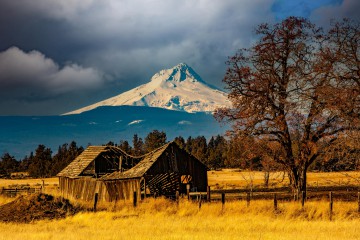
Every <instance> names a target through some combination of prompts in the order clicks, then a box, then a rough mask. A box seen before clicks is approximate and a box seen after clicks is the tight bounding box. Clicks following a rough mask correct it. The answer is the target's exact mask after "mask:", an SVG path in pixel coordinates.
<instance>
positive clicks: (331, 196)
mask: <svg viewBox="0 0 360 240" xmlns="http://www.w3.org/2000/svg"><path fill="white" fill-rule="evenodd" d="M329 199H330V205H329V219H330V221H332V215H333V193H332V192H330V193H329Z"/></svg>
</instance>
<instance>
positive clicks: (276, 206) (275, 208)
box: [274, 193, 278, 211]
mask: <svg viewBox="0 0 360 240" xmlns="http://www.w3.org/2000/svg"><path fill="white" fill-rule="evenodd" d="M277 208H278V201H277V196H276V193H274V210H275V211H276V210H277Z"/></svg>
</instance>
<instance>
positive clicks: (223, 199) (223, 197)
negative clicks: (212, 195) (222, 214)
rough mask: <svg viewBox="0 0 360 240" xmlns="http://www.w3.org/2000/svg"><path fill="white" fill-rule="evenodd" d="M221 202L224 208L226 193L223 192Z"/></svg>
mask: <svg viewBox="0 0 360 240" xmlns="http://www.w3.org/2000/svg"><path fill="white" fill-rule="evenodd" d="M221 203H222V208H223V209H224V205H225V193H224V192H223V193H221Z"/></svg>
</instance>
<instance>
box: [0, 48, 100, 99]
mask: <svg viewBox="0 0 360 240" xmlns="http://www.w3.org/2000/svg"><path fill="white" fill-rule="evenodd" d="M102 83H103V77H102V74H101V73H100V72H98V71H97V70H95V69H93V68H83V67H81V66H79V65H77V64H68V65H66V66H64V67H62V68H61V67H60V66H59V65H58V64H57V63H55V62H54V61H53V60H52V59H50V58H47V57H46V56H44V55H43V54H42V53H40V52H39V51H36V50H34V51H31V52H28V53H26V52H23V51H22V50H21V49H19V48H17V47H11V48H9V49H7V50H5V51H3V52H0V93H2V95H5V96H10V97H13V96H14V95H17V96H18V97H30V96H29V95H28V94H31V93H32V94H33V95H36V96H38V97H41V96H48V95H49V94H55V95H56V94H63V93H67V92H70V91H76V90H81V89H91V88H95V87H97V86H100V85H101V84H102ZM34 92H35V94H34ZM19 95H20V96H19ZM26 95H28V96H26Z"/></svg>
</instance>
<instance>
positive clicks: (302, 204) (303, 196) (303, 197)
mask: <svg viewBox="0 0 360 240" xmlns="http://www.w3.org/2000/svg"><path fill="white" fill-rule="evenodd" d="M305 199H306V195H305V191H301V206H302V207H304V205H305Z"/></svg>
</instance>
